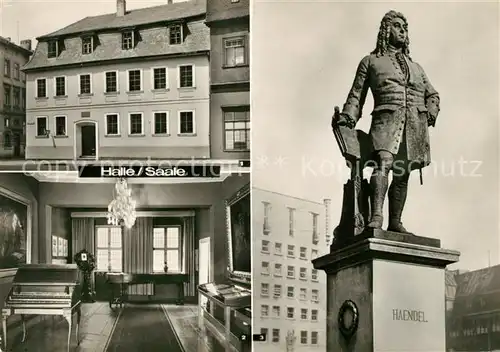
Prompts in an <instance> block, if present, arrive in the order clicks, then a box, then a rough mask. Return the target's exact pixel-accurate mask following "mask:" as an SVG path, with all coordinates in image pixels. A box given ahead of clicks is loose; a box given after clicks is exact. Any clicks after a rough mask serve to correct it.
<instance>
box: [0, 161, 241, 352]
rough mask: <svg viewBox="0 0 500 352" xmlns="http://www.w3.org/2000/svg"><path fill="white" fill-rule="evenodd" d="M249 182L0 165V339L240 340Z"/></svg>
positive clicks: (50, 342) (143, 345)
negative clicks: (84, 174) (6, 169)
mask: <svg viewBox="0 0 500 352" xmlns="http://www.w3.org/2000/svg"><path fill="white" fill-rule="evenodd" d="M249 183H250V175H249V174H248V173H229V172H228V173H224V172H221V176H220V177H216V178H191V179H185V178H183V179H178V178H166V179H165V178H162V179H158V178H149V179H146V178H136V179H115V178H104V179H92V178H86V179H82V178H78V175H77V173H76V172H74V173H73V172H66V171H65V172H49V171H45V172H40V173H33V174H30V175H27V174H22V173H0V220H1V222H0V227H1V228H2V231H0V235H1V237H0V247H1V248H0V304H1V308H2V322H3V324H2V325H3V326H2V331H3V333H2V344H1V348H2V349H3V350H5V351H7V350H8V351H54V352H56V351H70V350H71V351H85V352H87V351H89V352H90V351H92V352H99V351H118V350H119V351H124V352H126V351H139V350H151V351H157V350H158V351H164V350H168V351H169V352H175V351H179V352H181V351H182V352H184V351H186V352H191V351H193V352H196V351H229V350H231V349H234V348H235V347H236V350H241V351H244V350H248V348H249V343H248V344H247V343H242V342H241V340H245V339H246V338H245V337H246V336H248V337H249V336H250V330H249V329H250V317H251V316H250V282H249V278H250V275H249V274H250V196H249ZM234 246H238V249H234V248H233V247H234ZM246 248H248V250H245V249H246ZM245 252H246V254H245ZM242 253H243V254H245V258H243V259H242V255H243V254H242ZM214 283H217V285H215V284H214ZM220 284H224V285H225V286H224V287H225V289H226V291H225V292H222V293H221V292H218V291H217V290H218V289H217V288H215V287H219V291H220ZM228 287H229V291H231V287H233V289H232V291H231V293H230V294H229V296H228V295H227V292H229V291H228ZM199 288H202V290H200V289H199ZM224 295H226V296H227V297H225V296H224ZM221 297H222V298H221ZM241 297H243V298H241ZM224 298H226V299H224ZM235 298H236V299H235ZM228 306H231V307H228Z"/></svg>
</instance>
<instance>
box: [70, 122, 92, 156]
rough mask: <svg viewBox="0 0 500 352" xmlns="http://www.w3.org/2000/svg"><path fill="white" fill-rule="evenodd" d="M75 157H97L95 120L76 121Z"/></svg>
mask: <svg viewBox="0 0 500 352" xmlns="http://www.w3.org/2000/svg"><path fill="white" fill-rule="evenodd" d="M75 158H76V159H97V123H96V122H95V121H79V122H77V123H76V125H75Z"/></svg>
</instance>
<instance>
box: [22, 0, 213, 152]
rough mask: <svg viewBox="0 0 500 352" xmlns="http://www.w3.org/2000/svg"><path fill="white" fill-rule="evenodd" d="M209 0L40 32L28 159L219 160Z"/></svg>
mask: <svg viewBox="0 0 500 352" xmlns="http://www.w3.org/2000/svg"><path fill="white" fill-rule="evenodd" d="M205 17H206V2H205V1H203V0H191V1H186V2H179V3H172V2H171V1H169V3H166V4H165V5H161V6H156V7H151V8H143V9H138V10H132V11H127V9H126V1H125V0H117V9H116V13H113V14H106V15H101V16H94V17H86V18H84V19H82V20H80V21H78V22H76V23H73V24H71V25H69V26H66V27H64V28H62V29H60V30H58V31H56V32H53V33H51V34H48V35H44V36H42V37H39V38H37V40H38V45H37V47H36V50H35V53H34V55H33V57H32V59H31V60H30V62H29V63H28V64H27V65H26V66H25V67H24V71H25V72H26V75H27V128H26V129H27V148H26V158H27V159H134V158H148V157H149V158H153V159H154V158H161V159H191V158H194V159H206V158H210V140H209V138H210V116H209V113H210V109H209V95H210V85H209V76H210V72H209V50H210V33H209V29H208V27H207V26H206V25H205Z"/></svg>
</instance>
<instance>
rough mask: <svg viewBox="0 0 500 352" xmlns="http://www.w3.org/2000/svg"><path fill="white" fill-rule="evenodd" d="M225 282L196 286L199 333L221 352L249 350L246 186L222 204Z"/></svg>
mask: <svg viewBox="0 0 500 352" xmlns="http://www.w3.org/2000/svg"><path fill="white" fill-rule="evenodd" d="M226 234H227V243H228V246H227V248H228V253H227V254H228V256H227V258H228V267H227V276H226V278H227V280H226V282H220V283H208V284H203V285H199V286H198V295H199V297H198V302H199V315H198V319H199V321H198V324H199V326H200V330H201V331H204V332H206V334H207V336H209V337H212V338H214V339H215V340H217V341H218V343H219V344H220V345H222V346H223V349H224V351H225V352H233V351H238V352H247V351H248V352H249V351H251V349H252V331H251V326H252V305H251V300H252V293H251V292H252V291H251V257H250V253H251V246H250V236H251V232H250V185H249V184H247V185H246V186H245V187H243V188H241V189H240V190H238V192H236V193H235V194H234V195H233V196H232V197H231V198H229V199H227V200H226Z"/></svg>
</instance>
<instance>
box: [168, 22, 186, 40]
mask: <svg viewBox="0 0 500 352" xmlns="http://www.w3.org/2000/svg"><path fill="white" fill-rule="evenodd" d="M182 32H183V31H182V24H173V25H171V26H170V45H176V44H182V38H183V33H182Z"/></svg>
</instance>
